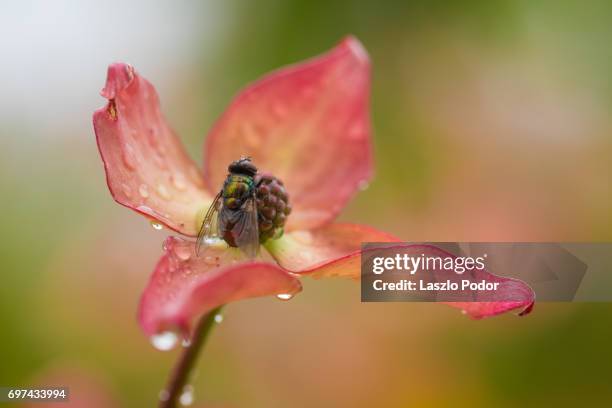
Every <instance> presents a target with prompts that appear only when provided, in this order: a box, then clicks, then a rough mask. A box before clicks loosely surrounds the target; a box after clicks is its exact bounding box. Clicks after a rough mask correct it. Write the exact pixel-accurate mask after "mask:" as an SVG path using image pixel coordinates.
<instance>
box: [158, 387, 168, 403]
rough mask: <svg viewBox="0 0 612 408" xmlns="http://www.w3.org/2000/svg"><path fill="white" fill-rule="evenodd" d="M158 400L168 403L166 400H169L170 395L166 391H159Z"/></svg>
mask: <svg viewBox="0 0 612 408" xmlns="http://www.w3.org/2000/svg"><path fill="white" fill-rule="evenodd" d="M158 398H159V400H160V401H168V398H170V393H169V392H168V391H166V390H161V391H160V392H159V395H158Z"/></svg>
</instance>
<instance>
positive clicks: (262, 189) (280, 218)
mask: <svg viewBox="0 0 612 408" xmlns="http://www.w3.org/2000/svg"><path fill="white" fill-rule="evenodd" d="M255 185H256V186H257V187H256V189H257V192H256V198H257V221H258V223H259V242H260V243H261V244H263V243H265V242H266V241H267V240H269V239H271V238H272V239H276V238H280V237H281V236H282V235H283V232H284V227H285V222H286V221H287V217H288V216H289V214H290V213H291V205H290V204H289V194H287V189H286V188H285V185H284V184H283V182H282V181H281V180H279V179H278V178H276V177H274V176H272V175H269V174H264V175H257V176H256V177H255Z"/></svg>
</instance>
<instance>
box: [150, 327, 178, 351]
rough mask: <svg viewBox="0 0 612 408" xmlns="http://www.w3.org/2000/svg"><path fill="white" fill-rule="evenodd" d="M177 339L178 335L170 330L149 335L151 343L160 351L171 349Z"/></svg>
mask: <svg viewBox="0 0 612 408" xmlns="http://www.w3.org/2000/svg"><path fill="white" fill-rule="evenodd" d="M177 341H178V336H177V335H176V333H174V332H171V331H165V332H162V333H158V334H155V335H153V336H151V344H153V347H155V348H156V349H158V350H161V351H168V350H172V349H173V348H174V346H176V343H177Z"/></svg>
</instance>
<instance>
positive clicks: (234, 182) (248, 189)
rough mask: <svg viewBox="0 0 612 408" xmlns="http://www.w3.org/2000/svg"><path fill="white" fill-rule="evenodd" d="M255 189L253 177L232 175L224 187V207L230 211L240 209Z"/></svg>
mask: <svg viewBox="0 0 612 408" xmlns="http://www.w3.org/2000/svg"><path fill="white" fill-rule="evenodd" d="M254 188H255V182H254V180H253V177H250V176H245V175H242V174H230V175H229V176H228V177H227V179H226V180H225V183H224V185H223V205H224V206H225V207H227V208H229V209H232V210H234V209H238V208H240V206H241V205H242V204H243V203H244V201H245V200H246V199H247V198H248V197H250V196H251V195H252V193H253V189H254Z"/></svg>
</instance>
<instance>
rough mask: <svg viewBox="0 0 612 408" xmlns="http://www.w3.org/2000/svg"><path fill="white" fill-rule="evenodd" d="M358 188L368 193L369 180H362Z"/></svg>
mask: <svg viewBox="0 0 612 408" xmlns="http://www.w3.org/2000/svg"><path fill="white" fill-rule="evenodd" d="M357 187H358V188H359V190H361V191H366V190H367V189H368V187H370V183H369V182H368V180H361V181H360V182H359V184H358V185H357Z"/></svg>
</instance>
